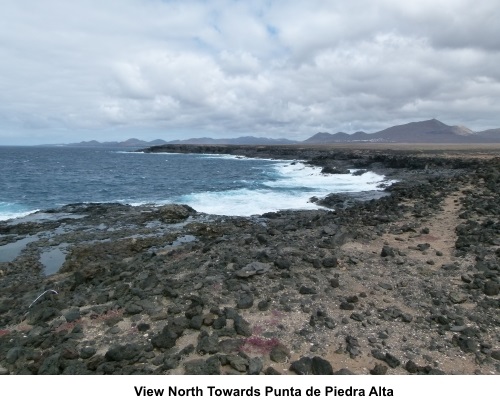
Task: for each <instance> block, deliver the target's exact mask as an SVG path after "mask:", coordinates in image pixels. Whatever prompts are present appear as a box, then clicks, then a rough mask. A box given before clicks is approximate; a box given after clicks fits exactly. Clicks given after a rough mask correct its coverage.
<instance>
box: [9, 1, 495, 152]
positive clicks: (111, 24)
mask: <svg viewBox="0 0 500 405" xmlns="http://www.w3.org/2000/svg"><path fill="white" fill-rule="evenodd" d="M2 6H3V16H4V18H3V21H2V24H0V38H2V40H1V41H0V60H2V63H1V64H0V88H2V92H1V93H0V128H2V129H0V143H3V142H10V141H11V139H9V138H8V137H9V136H10V137H12V136H16V137H18V138H19V137H21V136H23V134H26V135H27V136H30V137H33V136H37V137H38V136H39V137H42V136H46V137H47V141H50V139H49V138H50V136H53V134H58V136H60V137H61V139H62V138H63V137H64V136H67V139H70V137H71V136H82V131H83V130H85V131H87V132H86V135H85V136H86V137H91V138H98V137H99V136H102V137H105V136H110V135H109V134H110V133H112V134H113V136H114V137H115V138H116V133H114V132H110V130H111V129H113V128H119V130H123V131H125V130H133V129H137V130H138V131H141V135H142V137H143V138H147V137H148V133H151V136H150V137H153V136H154V137H158V134H161V135H162V136H163V137H164V138H169V137H171V138H176V137H177V136H176V134H178V133H182V134H183V136H185V137H188V136H203V135H205V134H206V133H210V134H211V135H216V136H220V137H225V136H237V135H239V134H255V135H266V136H286V137H290V138H292V137H297V138H299V139H304V138H305V137H307V136H310V135H311V134H313V133H314V132H316V131H318V130H329V131H337V130H346V131H350V130H357V129H362V130H367V131H371V130H377V129H381V128H383V127H386V126H388V125H394V124H399V123H403V122H405V121H408V120H415V119H427V118H430V117H436V118H438V119H442V120H444V121H445V122H448V123H450V124H454V123H461V124H465V125H471V126H472V125H474V129H476V128H477V129H483V128H485V127H487V126H491V125H493V126H497V127H499V126H500V123H499V122H497V121H495V117H498V116H499V112H500V107H499V106H500V87H499V86H500V85H499V82H500V70H499V69H498V66H499V65H500V50H499V49H498V48H499V46H498V44H499V43H498V40H497V38H499V37H500V35H499V34H500V32H499V31H500V29H499V28H498V24H496V21H498V11H497V10H498V7H497V5H496V2H495V1H494V0H491V1H482V2H479V3H478V2H473V1H469V0H456V1H455V0H453V1H451V0H439V1H436V0H433V1H430V0H429V1H427V0H425V1H423V0H422V1H407V2H400V1H396V0H383V1H378V2H373V1H368V0H365V1H362V0H359V1H352V2H325V1H319V0H311V1H309V2H290V1H284V0H275V1H264V0H262V1H255V2H241V1H239V2H238V1H230V0H217V1H210V2H204V1H190V0H187V1H162V0H120V1H118V0H109V1H106V2H102V1H97V0H74V1H71V2H68V1H62V0H46V1H44V2H39V1H35V0H17V1H14V0H7V1H4V2H3V4H2ZM64 134H66V135H64ZM72 134H75V135H72ZM100 134H101V135H100ZM36 139H39V138H36Z"/></svg>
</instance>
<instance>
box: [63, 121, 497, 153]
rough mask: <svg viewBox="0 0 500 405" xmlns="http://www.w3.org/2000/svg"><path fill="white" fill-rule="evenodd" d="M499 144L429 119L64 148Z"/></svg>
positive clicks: (487, 135)
mask: <svg viewBox="0 0 500 405" xmlns="http://www.w3.org/2000/svg"><path fill="white" fill-rule="evenodd" d="M351 142H353V143H359V142H370V143H462V144H464V143H465V144H467V143H500V128H497V129H488V130H486V131H480V132H474V131H472V130H471V129H469V128H466V127H463V126H456V125H453V126H450V125H446V124H444V123H442V122H441V121H438V120H436V119H431V120H427V121H419V122H410V123H408V124H403V125H396V126H394V127H390V128H387V129H384V130H382V131H378V132H373V133H371V134H369V133H366V132H355V133H353V134H348V133H345V132H337V133H335V134H330V133H328V132H318V133H317V134H315V135H313V136H311V137H310V138H308V139H306V140H305V141H302V142H299V141H291V140H289V139H284V138H280V139H273V138H259V137H254V136H243V137H239V138H229V139H215V138H191V139H185V140H175V141H168V142H167V141H164V140H163V139H155V140H154V141H149V142H148V141H141V140H140V139H135V138H131V139H128V140H126V141H123V142H98V141H88V142H79V143H72V144H68V145H67V146H87V147H88V146H91V147H134V148H145V147H149V146H156V145H165V144H187V145H294V144H307V145H324V144H331V143H351Z"/></svg>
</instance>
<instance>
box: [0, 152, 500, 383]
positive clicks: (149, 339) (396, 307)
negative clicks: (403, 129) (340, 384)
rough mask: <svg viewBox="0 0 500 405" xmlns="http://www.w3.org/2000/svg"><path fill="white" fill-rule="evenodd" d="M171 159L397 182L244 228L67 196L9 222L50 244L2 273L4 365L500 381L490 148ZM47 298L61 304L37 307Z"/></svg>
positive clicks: (496, 188) (175, 209) (6, 230)
mask: <svg viewBox="0 0 500 405" xmlns="http://www.w3.org/2000/svg"><path fill="white" fill-rule="evenodd" d="M165 151H176V153H225V154H232V155H241V156H247V157H258V158H263V157H264V158H274V159H296V160H304V161H306V162H307V163H308V164H312V165H315V166H320V167H322V168H331V169H335V170H339V171H341V170H346V169H347V168H349V167H357V168H360V169H365V170H369V171H373V172H375V173H378V174H383V175H385V176H387V177H388V178H389V179H396V178H397V179H398V180H399V182H398V183H395V184H393V185H391V186H389V187H388V188H387V191H388V192H390V195H388V196H385V197H382V198H380V199H378V200H368V201H359V200H357V199H353V198H351V196H348V195H340V196H339V195H335V196H330V198H324V199H323V202H322V203H323V204H324V205H326V206H328V207H329V208H334V211H325V210H311V211H280V212H276V213H268V214H264V215H259V216H252V217H247V218H245V217H225V216H215V215H202V214H199V213H196V212H194V211H193V210H192V209H190V208H189V207H186V206H182V205H168V206H164V207H154V206H151V207H147V206H142V207H131V206H123V205H120V204H75V205H71V206H66V207H63V208H61V209H60V210H53V214H61V213H66V214H67V215H66V216H64V215H62V217H59V218H58V219H55V220H44V221H39V222H36V223H30V222H23V221H20V223H18V224H14V225H9V224H7V223H5V222H2V223H0V234H2V235H4V236H5V235H10V240H11V241H12V242H15V241H19V240H22V239H23V238H25V237H28V236H29V235H33V234H35V233H38V234H41V235H42V236H41V237H39V239H38V240H36V241H32V242H30V243H29V244H28V245H27V248H26V249H25V250H24V251H23V252H22V253H21V254H20V255H19V256H17V258H16V259H15V260H12V261H11V262H8V263H0V296H1V297H3V298H2V299H1V301H0V371H1V373H3V374H131V373H133V372H134V373H140V374H184V373H185V374H218V373H222V374H233V373H234V374H274V373H282V374H329V373H334V372H335V373H340V374H342V373H346V374H347V373H355V374H370V373H371V374H386V373H387V374H415V373H416V374H437V373H445V374H456V373H458V374H499V373H500V359H499V357H500V347H498V341H499V336H498V330H499V329H498V326H499V324H498V322H499V321H498V317H497V316H495V313H496V314H497V313H498V305H499V292H498V289H499V270H500V267H499V263H500V259H499V253H498V252H499V251H500V246H499V245H500V243H498V242H499V239H500V236H499V232H500V230H499V229H498V222H497V221H498V219H497V218H498V215H499V210H500V203H498V201H500V196H499V193H500V176H499V174H498V173H499V170H500V160H499V158H498V154H496V157H495V156H494V154H495V153H494V152H487V151H484V150H483V151H481V152H479V153H480V155H479V156H478V152H477V151H474V152H472V151H469V152H468V151H458V152H453V153H450V151H449V150H446V149H443V151H441V152H435V151H424V152H422V151H416V150H403V151H399V150H397V151H396V150H383V151H376V150H371V149H369V148H367V149H358V148H357V147H353V146H351V149H349V148H340V149H327V148H314V147H307V148H303V147H300V148H299V147H284V146H263V147H241V146H191V145H189V146H188V145H168V146H163V147H153V148H149V149H148V150H147V152H165ZM49 214H50V213H49ZM43 233H45V234H46V235H45V236H43ZM480 235H486V236H480ZM63 244H66V245H63ZM57 249H59V251H60V252H61V254H62V253H64V254H65V261H64V263H63V264H62V267H61V269H60V270H59V271H56V272H54V273H53V274H51V275H45V274H44V267H43V266H42V263H41V262H40V258H41V256H42V255H43V254H46V255H49V253H50V252H52V253H53V254H54V255H55V256H54V257H56V256H57V254H56V251H57ZM47 252H49V253H47ZM54 260H55V259H54ZM49 262H50V260H49ZM49 289H53V290H55V291H57V293H58V294H51V293H49V294H46V295H45V296H44V297H42V298H41V299H40V300H38V301H36V303H34V304H33V306H32V307H31V308H29V305H30V304H31V303H32V302H33V300H35V299H36V297H37V296H38V295H40V294H41V293H42V292H43V291H45V290H49Z"/></svg>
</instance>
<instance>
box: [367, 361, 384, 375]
mask: <svg viewBox="0 0 500 405" xmlns="http://www.w3.org/2000/svg"><path fill="white" fill-rule="evenodd" d="M387 370H388V369H387V366H384V365H383V364H380V363H377V364H375V367H373V368H372V369H371V370H370V374H372V375H385V374H387Z"/></svg>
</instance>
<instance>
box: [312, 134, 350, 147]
mask: <svg viewBox="0 0 500 405" xmlns="http://www.w3.org/2000/svg"><path fill="white" fill-rule="evenodd" d="M350 137H351V135H349V134H346V133H345V132H337V133H336V134H329V133H328V132H318V133H317V134H316V135H313V136H311V137H310V138H308V139H306V140H305V141H303V142H302V143H307V144H314V145H321V144H327V143H334V142H349V139H350Z"/></svg>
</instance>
